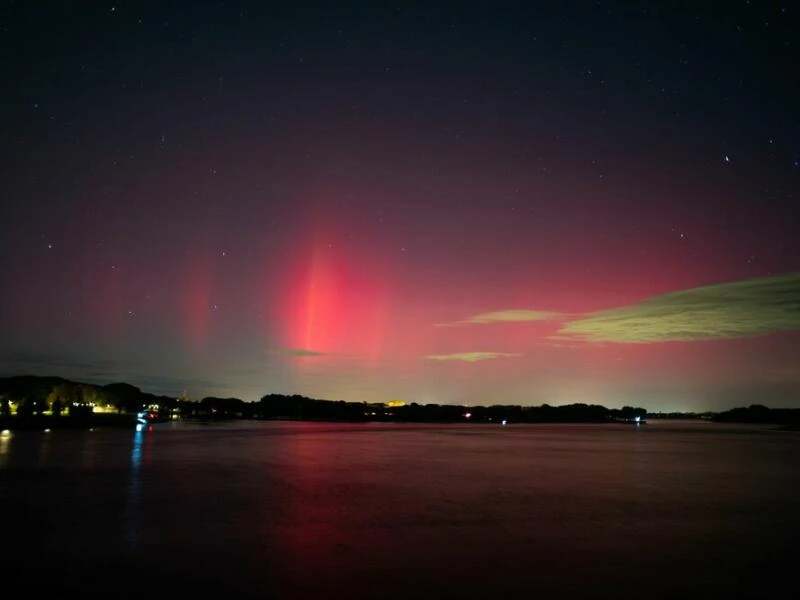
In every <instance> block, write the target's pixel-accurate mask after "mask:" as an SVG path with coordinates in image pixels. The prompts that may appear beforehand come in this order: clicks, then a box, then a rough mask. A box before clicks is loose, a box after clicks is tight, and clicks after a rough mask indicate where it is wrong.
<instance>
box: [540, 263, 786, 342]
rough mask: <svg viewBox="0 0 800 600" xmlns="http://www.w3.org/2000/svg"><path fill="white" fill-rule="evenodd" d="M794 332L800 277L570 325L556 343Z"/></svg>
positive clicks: (703, 291)
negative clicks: (578, 340) (565, 338)
mask: <svg viewBox="0 0 800 600" xmlns="http://www.w3.org/2000/svg"><path fill="white" fill-rule="evenodd" d="M794 329H800V274H791V275H780V276H774V277H763V278H758V279H747V280H744V281H738V282H735V283H724V284H719V285H711V286H705V287H699V288H692V289H688V290H682V291H679V292H673V293H669V294H662V295H660V296H654V297H652V298H649V299H647V300H645V301H643V302H640V303H638V304H633V305H631V306H624V307H620V308H615V309H611V310H604V311H600V312H596V313H590V314H588V315H586V316H585V317H583V318H580V319H577V320H574V321H570V322H568V323H566V324H565V325H564V326H563V327H562V328H561V330H560V332H559V334H560V335H559V336H556V337H558V338H561V339H563V338H564V337H567V338H571V339H582V340H586V341H592V342H621V343H647V342H669V341H687V340H711V339H721V338H739V337H751V336H756V335H763V334H768V333H773V332H778V331H789V330H794Z"/></svg>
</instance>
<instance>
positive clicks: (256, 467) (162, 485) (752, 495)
mask: <svg viewBox="0 0 800 600" xmlns="http://www.w3.org/2000/svg"><path fill="white" fill-rule="evenodd" d="M47 436H49V437H47ZM797 456H800V436H798V434H796V433H791V432H776V431H768V430H765V429H764V428H753V427H734V426H720V427H716V426H709V425H707V424H693V423H692V424H685V425H682V424H673V423H665V424H661V423H656V424H648V425H646V426H643V427H639V428H636V427H629V426H624V425H621V426H617V425H609V426H594V425H542V426H519V425H514V424H510V425H508V426H506V427H500V426H426V425H425V426H403V425H340V424H324V423H297V422H294V423H293V422H268V423H254V422H239V423H233V424H230V425H226V426H189V425H184V424H172V423H170V424H163V426H162V424H159V425H156V426H148V427H147V429H145V430H140V431H132V430H107V431H101V430H97V431H94V432H75V431H53V432H51V433H49V434H46V436H45V434H43V433H41V432H39V433H35V432H18V433H14V434H12V435H7V436H5V437H3V436H2V435H0V511H2V514H13V515H15V519H14V521H13V522H14V525H15V529H13V530H12V532H11V534H10V536H8V535H7V536H6V539H7V541H8V542H9V543H10V544H11V546H15V547H20V548H24V549H25V551H24V552H19V553H14V555H13V556H12V557H11V560H16V558H15V557H19V556H25V557H26V560H28V559H31V561H32V563H33V564H36V563H38V562H40V561H44V560H49V559H52V558H53V557H56V558H57V562H55V563H53V564H59V565H63V568H64V570H65V572H68V573H69V580H70V581H81V577H82V575H83V576H86V577H89V578H91V577H96V576H98V575H97V574H98V573H100V572H102V573H103V574H104V575H107V576H108V577H112V576H114V577H120V578H124V577H126V576H127V575H126V573H127V571H128V570H129V569H131V568H137V569H138V568H142V569H147V572H148V578H149V579H150V580H151V581H156V582H157V581H160V580H161V579H162V578H163V580H164V581H167V580H169V581H173V580H176V581H182V582H184V584H185V585H189V584H190V583H191V582H194V583H196V584H197V586H198V591H206V590H207V589H210V588H209V586H211V587H213V586H214V585H219V586H221V587H224V588H225V589H227V590H229V591H230V593H234V592H235V593H236V594H238V595H248V594H250V593H252V595H253V596H258V597H263V596H264V595H265V594H266V595H269V594H270V593H275V594H276V595H278V596H280V597H291V598H310V597H315V596H319V595H320V594H325V593H327V592H326V590H327V591H330V590H331V589H335V590H339V591H341V593H340V594H338V595H339V596H342V597H349V598H362V597H363V598H373V597H378V596H380V597H383V598H407V597H408V596H409V595H414V594H416V595H417V596H418V595H419V590H425V594H423V595H425V596H426V597H461V598H464V597H466V598H469V597H490V596H491V597H503V596H508V595H519V594H522V593H525V594H526V595H531V594H539V593H540V594H549V595H553V594H558V595H561V596H563V597H571V598H572V597H596V596H597V590H598V589H609V588H611V589H614V591H615V596H616V597H617V598H626V597H634V596H637V597H638V595H640V594H641V590H642V589H643V587H645V586H646V587H647V589H648V596H649V597H654V596H655V597H658V594H659V593H660V592H661V593H663V596H662V597H671V594H674V593H677V592H676V590H685V589H693V590H695V591H697V592H698V593H701V592H702V593H715V594H719V593H722V592H724V593H725V594H727V595H728V597H735V595H736V594H737V593H739V592H740V591H741V592H742V593H743V592H744V591H751V592H752V591H753V590H754V589H758V586H759V585H764V582H768V583H769V582H770V581H778V579H779V575H780V570H779V569H777V566H779V565H781V564H782V563H781V560H782V557H784V556H788V555H789V552H790V551H791V550H792V549H793V548H794V543H795V542H794V537H795V534H796V532H797V531H800V516H798V512H797V510H796V507H797V506H798V505H800V478H798V476H797V474H796V471H795V460H796V457H797ZM54 499H57V500H56V501H54ZM47 557H49V558H47ZM88 565H92V567H93V570H91V571H89V570H88V569H87V567H88ZM167 565H168V566H167ZM98 567H99V568H100V571H98ZM10 572H12V571H10ZM187 582H189V583H187ZM62 584H63V581H62Z"/></svg>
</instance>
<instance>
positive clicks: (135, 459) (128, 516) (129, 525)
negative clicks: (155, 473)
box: [123, 425, 145, 547]
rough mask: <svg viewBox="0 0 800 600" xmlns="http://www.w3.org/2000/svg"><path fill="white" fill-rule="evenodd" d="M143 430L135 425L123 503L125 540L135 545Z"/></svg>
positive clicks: (139, 527)
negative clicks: (125, 494)
mask: <svg viewBox="0 0 800 600" xmlns="http://www.w3.org/2000/svg"><path fill="white" fill-rule="evenodd" d="M144 435H145V434H144V431H143V426H142V425H137V426H136V431H135V432H134V434H133V444H132V445H131V472H130V473H131V474H130V479H129V481H128V495H127V502H126V504H125V518H124V520H123V523H124V526H125V540H126V541H127V542H128V545H129V546H131V547H135V546H136V544H137V542H138V541H139V536H140V534H141V530H142V510H141V500H142V475H141V466H142V451H143V446H144Z"/></svg>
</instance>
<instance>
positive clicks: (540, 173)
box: [0, 1, 800, 410]
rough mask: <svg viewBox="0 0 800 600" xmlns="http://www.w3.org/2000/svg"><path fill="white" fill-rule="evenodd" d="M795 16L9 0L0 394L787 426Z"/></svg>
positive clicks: (786, 10)
mask: <svg viewBox="0 0 800 600" xmlns="http://www.w3.org/2000/svg"><path fill="white" fill-rule="evenodd" d="M370 5H371V6H370ZM715 5H716V8H715V7H714V6H715ZM798 15H800V6H798V4H797V3H795V2H786V3H784V4H776V3H765V2H755V1H753V2H739V1H736V2H730V3H721V2H714V3H689V2H687V3H661V2H658V3H657V2H653V3H630V4H629V3H625V4H622V3H619V4H614V3H608V2H578V3H569V2H554V3H540V2H530V3H519V4H507V5H501V4H497V3H481V4H474V5H473V4H471V3H463V2H461V3H453V4H451V5H445V4H441V3H435V2H421V3H413V4H411V3H396V4H392V5H388V4H384V3H380V2H375V3H365V4H364V5H355V4H349V3H339V2H331V3H301V2H293V3H286V4H283V3H276V2H252V3H249V2H198V3H188V2H153V3H142V2H122V1H121V2H117V3H116V4H115V3H113V2H107V3H101V2H6V3H4V4H3V7H2V8H1V9H0V53H1V54H2V56H3V60H2V61H0V75H2V79H1V80H2V82H3V86H2V92H1V93H0V123H2V128H1V129H0V131H2V135H1V136H0V169H1V171H0V198H2V215H3V217H2V224H1V225H0V289H1V290H2V295H0V327H1V329H0V375H13V374H28V373H34V374H42V375H61V376H65V377H69V378H72V379H75V380H79V381H95V382H101V383H108V382H112V381H127V382H130V383H133V384H135V385H138V386H140V387H141V388H142V389H143V390H145V391H150V392H154V393H167V394H175V395H177V394H180V393H181V392H183V391H186V393H187V394H188V395H189V396H190V397H202V396H204V395H217V396H237V397H240V398H243V399H246V400H255V399H258V398H259V397H260V396H262V395H263V394H266V393H273V392H274V393H299V394H305V395H308V396H312V397H315V398H324V399H332V400H337V399H344V400H353V401H362V400H363V401H369V402H380V401H386V400H391V399H402V400H405V401H407V402H420V403H428V402H436V403H463V404H506V403H508V404H536V405H538V404H542V403H544V402H547V403H550V404H566V403H572V402H587V403H598V404H603V405H605V406H608V407H616V406H622V405H624V404H635V405H637V406H645V407H647V408H650V409H652V410H706V409H710V410H717V409H724V408H729V407H733V406H743V405H748V404H753V403H762V404H767V405H769V406H774V407H779V406H800V358H798V357H800V332H799V331H798V330H799V329H800V275H798V273H800V235H797V234H798V229H799V228H798V223H799V222H800V219H799V218H798V217H799V216H800V215H798V208H797V207H796V205H798V199H799V198H800V75H798V70H797V65H800V50H798V43H799V42H798V40H799V39H800V36H798V33H800V19H799V18H798Z"/></svg>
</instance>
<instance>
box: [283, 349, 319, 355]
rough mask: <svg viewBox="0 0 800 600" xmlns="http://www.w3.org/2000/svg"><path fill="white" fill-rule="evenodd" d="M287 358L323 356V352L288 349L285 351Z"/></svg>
mask: <svg viewBox="0 0 800 600" xmlns="http://www.w3.org/2000/svg"><path fill="white" fill-rule="evenodd" d="M286 354H288V355H289V356H324V355H325V353H324V352H317V351H316V350H308V349H306V348H289V349H288V350H286Z"/></svg>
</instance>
